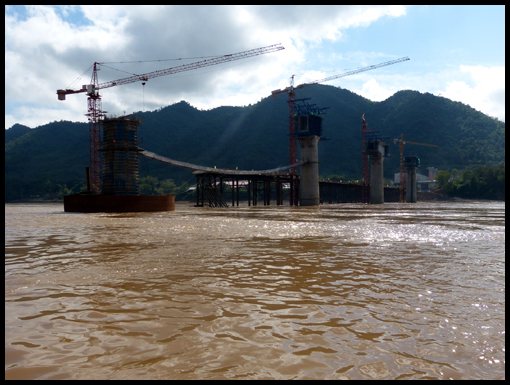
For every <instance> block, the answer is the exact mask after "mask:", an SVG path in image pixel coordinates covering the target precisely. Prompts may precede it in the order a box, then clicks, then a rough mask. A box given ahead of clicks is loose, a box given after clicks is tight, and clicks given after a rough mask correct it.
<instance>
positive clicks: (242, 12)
mask: <svg viewBox="0 0 510 385" xmlns="http://www.w3.org/2000/svg"><path fill="white" fill-rule="evenodd" d="M405 12H406V8H405V7H404V6H386V5H381V6H364V5H359V6H358V5H333V6H314V5H308V6H307V5H299V6H285V5H281V6H265V5H252V6H244V5H239V6H212V5H202V6H131V5H126V6H88V5H86V6H45V5H32V6H24V8H21V6H17V7H6V13H5V74H6V75H5V98H6V127H9V124H10V122H12V121H13V120H14V121H15V122H18V123H22V124H27V125H31V126H34V125H38V124H45V123H48V122H49V121H50V119H56V120H60V118H62V119H68V117H70V116H74V118H71V119H72V120H75V121H78V120H79V121H83V120H85V118H84V117H83V112H84V110H85V109H86V98H85V96H84V95H83V94H80V95H70V96H68V98H67V100H66V101H65V102H61V101H58V100H57V97H56V90H57V89H59V88H65V87H67V86H68V85H69V84H70V83H71V82H73V81H74V80H75V79H76V78H77V77H78V76H79V75H80V74H81V73H83V71H85V69H86V68H87V67H89V66H90V65H92V63H93V62H94V61H98V62H103V61H130V60H153V59H165V58H178V57H197V56H208V55H221V54H227V53H235V52H240V51H244V50H248V49H252V48H256V47H261V46H265V45H270V44H275V43H282V44H283V46H284V47H285V48H286V49H285V50H284V51H281V52H278V53H273V54H269V55H263V56H261V57H257V58H254V59H253V60H243V61H239V62H234V63H235V65H232V66H230V65H227V66H221V67H211V68H210V69H204V70H201V71H193V73H190V75H193V76H186V75H187V74H183V75H182V76H175V77H171V79H170V78H168V79H166V78H165V79H163V78H158V79H154V80H151V81H150V82H148V84H147V85H146V87H145V95H146V100H147V101H150V105H151V106H155V105H157V104H159V106H165V105H169V104H171V103H174V102H177V101H179V100H181V99H185V100H187V101H189V102H190V103H191V104H192V105H195V106H197V107H200V108H212V107H216V106H219V105H223V104H236V105H239V104H249V103H255V102H257V101H258V100H260V98H261V97H265V96H268V95H269V94H270V91H271V90H274V89H276V88H278V86H279V85H280V86H281V83H282V79H285V82H286V84H285V85H284V86H287V85H288V77H289V76H290V75H291V72H292V71H295V70H296V69H297V70H299V69H300V66H301V65H302V64H303V63H304V62H305V58H306V57H307V56H306V54H307V51H308V50H309V49H310V47H313V46H316V45H319V44H320V43H321V42H322V41H324V40H329V41H335V40H338V39H341V38H342V33H343V31H344V30H345V29H347V28H352V27H357V26H366V25H368V24H370V23H373V22H374V21H376V20H378V19H380V18H383V17H398V16H402V15H404V14H405ZM234 63H233V64H234ZM158 64H159V65H160V66H159V67H158V68H157V69H161V68H165V66H168V67H171V66H174V65H179V64H181V63H180V62H164V63H158ZM119 67H120V66H119ZM121 69H123V70H126V71H128V72H129V71H131V72H133V73H146V72H150V71H152V70H154V69H156V68H153V67H151V66H150V65H148V64H147V65H133V66H131V67H129V68H128V69H126V67H124V66H123V67H122V68H121ZM90 76H91V73H90V72H89V73H88V74H86V75H85V76H84V78H83V79H82V80H80V81H79V82H78V83H77V84H76V87H77V88H79V87H81V85H82V84H86V83H88V82H89V81H90V80H89V79H90ZM99 76H100V82H104V81H109V80H114V79H118V78H122V77H125V76H128V75H127V74H122V73H118V72H111V71H110V72H109V70H107V69H102V70H101V72H100V73H99ZM138 94H140V97H138ZM133 95H134V96H133ZM103 96H104V97H103V107H104V108H105V109H106V110H108V111H110V112H112V113H122V111H124V110H125V111H128V112H130V111H134V110H139V109H141V108H142V106H141V103H140V101H141V86H140V85H137V86H136V87H134V88H133V87H129V86H122V87H115V88H112V89H108V90H105V92H104V93H103ZM8 108H9V110H8ZM45 109H48V110H47V111H48V112H47V113H45V111H46V110H45ZM7 116H9V118H7Z"/></svg>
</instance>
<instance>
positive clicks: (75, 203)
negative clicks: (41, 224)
mask: <svg viewBox="0 0 510 385" xmlns="http://www.w3.org/2000/svg"><path fill="white" fill-rule="evenodd" d="M174 210H175V196H174V195H154V196H149V195H132V196H129V195H126V196H118V195H117V196H116V195H97V194H91V193H78V194H74V195H65V196H64V211H65V212H74V213H98V212H103V213H128V212H147V211H174Z"/></svg>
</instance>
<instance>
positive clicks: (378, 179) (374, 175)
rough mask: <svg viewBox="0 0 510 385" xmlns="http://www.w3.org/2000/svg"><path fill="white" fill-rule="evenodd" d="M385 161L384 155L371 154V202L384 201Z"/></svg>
mask: <svg viewBox="0 0 510 385" xmlns="http://www.w3.org/2000/svg"><path fill="white" fill-rule="evenodd" d="M383 161H384V157H383V156H379V155H371V156H370V168H371V175H370V204H380V203H384V180H383Z"/></svg>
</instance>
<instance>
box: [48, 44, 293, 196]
mask: <svg viewBox="0 0 510 385" xmlns="http://www.w3.org/2000/svg"><path fill="white" fill-rule="evenodd" d="M283 49H284V47H283V46H282V45H281V44H273V45H270V46H267V47H260V48H255V49H252V50H249V51H243V52H238V53H234V54H229V55H223V56H218V57H215V58H212V59H206V60H201V61H198V62H194V63H190V64H184V65H181V66H177V67H172V68H167V69H163V70H159V71H153V72H149V73H146V74H142V75H134V76H130V77H127V78H123V79H118V80H114V81H109V82H106V83H101V84H100V83H99V78H98V74H97V72H98V71H99V66H100V65H101V63H98V62H96V63H94V68H93V71H92V79H91V82H90V84H87V85H84V86H83V87H82V88H81V89H78V90H73V89H60V90H57V95H58V100H65V99H66V95H70V94H77V93H86V94H87V96H88V98H87V107H88V108H87V114H86V116H87V117H88V119H89V144H90V180H91V185H92V190H93V191H94V192H95V193H100V192H101V183H100V182H101V181H100V179H101V152H100V147H101V132H100V131H101V129H100V128H101V126H100V120H101V118H102V117H103V116H104V114H105V112H106V111H103V108H102V102H101V96H100V95H99V90H102V89H105V88H110V87H115V86H120V85H124V84H130V83H134V82H137V81H147V80H149V79H153V78H156V77H159V76H166V75H172V74H175V73H179V72H184V71H191V70H194V69H198V68H202V67H208V66H213V65H217V64H221V63H226V62H230V61H234V60H240V59H246V58H249V57H253V56H258V55H263V54H266V53H271V52H276V51H281V50H283Z"/></svg>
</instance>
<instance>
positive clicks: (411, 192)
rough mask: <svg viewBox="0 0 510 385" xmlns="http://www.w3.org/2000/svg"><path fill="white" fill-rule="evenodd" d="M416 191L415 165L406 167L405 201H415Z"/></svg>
mask: <svg viewBox="0 0 510 385" xmlns="http://www.w3.org/2000/svg"><path fill="white" fill-rule="evenodd" d="M417 196H418V193H417V192H416V167H413V166H411V167H407V182H406V202H408V203H416V201H417Z"/></svg>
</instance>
